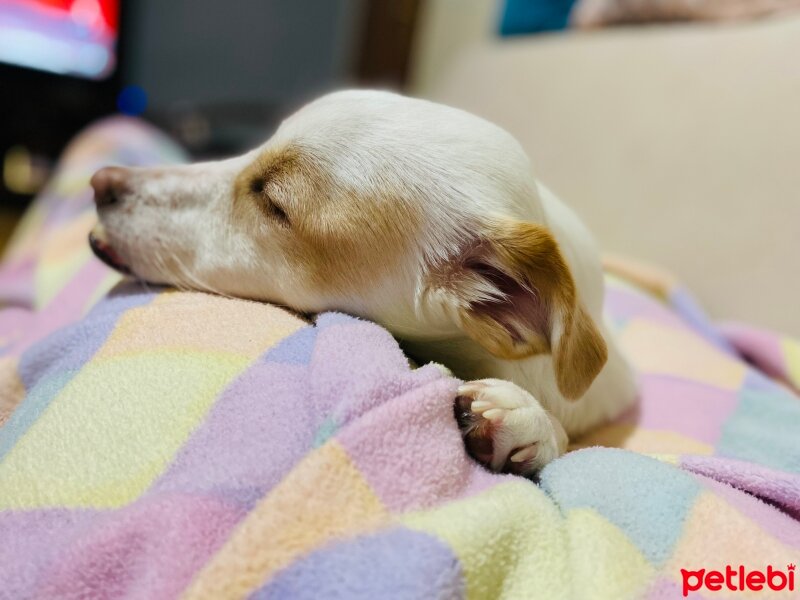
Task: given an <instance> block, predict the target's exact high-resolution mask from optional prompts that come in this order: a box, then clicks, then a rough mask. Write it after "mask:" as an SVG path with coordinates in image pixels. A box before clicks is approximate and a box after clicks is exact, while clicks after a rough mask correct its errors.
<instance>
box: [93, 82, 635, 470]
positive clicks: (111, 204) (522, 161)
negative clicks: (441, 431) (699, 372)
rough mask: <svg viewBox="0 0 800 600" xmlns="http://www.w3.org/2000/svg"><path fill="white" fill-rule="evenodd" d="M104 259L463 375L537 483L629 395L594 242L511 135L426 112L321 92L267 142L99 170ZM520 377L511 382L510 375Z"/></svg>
mask: <svg viewBox="0 0 800 600" xmlns="http://www.w3.org/2000/svg"><path fill="white" fill-rule="evenodd" d="M92 185H93V187H94V189H95V200H96V203H97V211H98V214H99V220H100V224H99V225H98V227H97V228H96V229H95V231H94V232H93V233H92V235H91V236H90V241H91V244H92V247H93V249H94V250H95V252H96V253H97V254H98V256H100V257H101V258H102V259H104V260H105V261H106V262H108V263H109V264H111V265H112V266H115V267H116V268H119V269H121V270H125V271H128V272H130V273H133V274H135V276H137V277H139V278H141V279H144V280H147V281H150V282H154V283H167V284H173V285H177V286H181V287H188V288H195V289H203V290H207V291H211V292H216V293H221V294H225V295H230V296H236V297H242V298H250V299H256V300H263V301H268V302H275V303H280V304H284V305H287V306H289V307H291V308H294V309H296V310H298V311H301V312H309V313H317V312H321V311H326V310H339V311H344V312H347V313H350V314H354V315H358V316H361V317H364V318H367V319H370V320H372V321H375V322H377V323H380V324H381V325H383V326H385V327H386V328H388V329H389V330H390V331H391V332H392V333H393V334H394V335H395V336H397V337H398V338H399V339H401V340H402V341H403V343H404V346H405V348H406V349H407V350H408V351H409V352H410V353H411V354H412V355H413V356H415V357H418V358H422V359H424V360H430V361H436V362H439V363H442V364H445V365H447V366H448V367H449V368H451V369H452V370H453V372H455V374H456V375H458V376H459V377H462V378H463V379H466V380H472V381H469V382H468V383H466V384H464V385H463V386H462V388H461V390H460V392H459V393H460V397H459V399H458V403H457V414H458V417H459V421H460V424H461V426H462V431H463V433H464V436H465V441H466V442H467V446H468V448H470V450H471V451H472V453H473V455H474V456H476V457H477V458H478V459H479V460H481V461H483V462H484V463H485V464H487V465H488V466H490V467H491V468H492V469H495V470H508V471H514V472H519V473H532V472H535V471H537V470H538V469H540V468H541V467H542V466H544V465H545V464H546V463H547V462H549V461H550V460H552V459H554V458H556V457H557V456H559V455H560V454H562V453H563V452H564V451H565V449H566V445H567V436H566V435H565V432H566V434H569V435H570V436H575V435H579V434H581V433H583V432H585V431H587V430H588V429H590V428H592V427H594V426H596V425H598V424H600V423H602V422H604V421H606V420H608V419H610V418H612V417H614V416H616V415H618V414H619V413H620V412H622V411H623V410H625V409H626V408H627V407H629V406H630V405H631V404H632V403H633V401H634V399H635V395H636V393H635V387H634V384H633V378H632V375H631V372H630V371H629V369H628V366H627V365H626V363H625V361H624V360H623V358H622V356H621V354H620V352H619V350H618V349H617V347H616V345H615V343H614V340H613V339H612V338H611V336H610V335H609V333H608V330H607V329H606V327H605V326H604V325H603V321H602V305H603V280H602V272H601V267H600V262H599V258H598V252H597V250H596V248H595V245H594V242H593V240H592V238H591V236H590V234H589V232H588V231H587V230H586V228H585V227H584V226H583V225H582V223H581V222H580V221H579V220H578V218H577V217H576V216H575V214H574V213H573V212H572V211H571V210H570V209H568V208H567V207H566V206H564V205H563V204H562V203H561V202H560V201H559V200H558V199H557V198H556V197H555V196H554V195H553V194H552V193H550V192H549V191H548V190H547V189H546V188H544V187H543V186H541V185H540V184H538V183H537V182H536V180H535V179H534V177H533V174H532V173H531V167H530V164H529V161H528V157H527V156H526V155H525V152H524V151H523V150H522V148H521V147H520V146H519V144H518V143H517V142H516V141H515V140H514V138H512V137H511V136H510V135H509V134H508V133H506V132H505V131H503V130H502V129H500V128H499V127H496V126H495V125H493V124H491V123H488V122H487V121H484V120H482V119H480V118H478V117H475V116H473V115H470V114H468V113H465V112H463V111H460V110H456V109H453V108H449V107H446V106H441V105H438V104H434V103H431V102H426V101H422V100H415V99H411V98H406V97H403V96H399V95H395V94H391V93H386V92H374V91H346V92H339V93H334V94H330V95H327V96H324V97H322V98H320V99H318V100H316V101H315V102H312V103H311V104H309V105H307V106H305V107H304V108H302V109H301V110H300V111H298V112H297V113H295V114H294V115H292V116H291V117H289V118H288V119H287V120H286V121H284V122H283V123H282V124H281V126H280V128H279V129H278V131H277V132H276V133H275V135H274V136H273V137H272V138H271V139H270V140H268V141H267V142H266V143H265V144H264V145H263V146H261V147H260V148H257V149H255V150H253V151H251V152H248V153H247V154H245V155H243V156H240V157H237V158H233V159H230V160H224V161H219V162H212V163H202V164H194V165H188V166H177V167H168V168H153V169H125V168H121V167H108V168H105V169H102V170H101V171H99V172H98V173H96V174H95V176H94V177H93V179H92ZM510 382H513V383H510Z"/></svg>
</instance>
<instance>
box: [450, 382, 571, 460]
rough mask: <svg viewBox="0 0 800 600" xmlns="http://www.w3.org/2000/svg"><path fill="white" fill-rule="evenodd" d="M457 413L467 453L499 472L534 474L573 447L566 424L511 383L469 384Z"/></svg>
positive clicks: (460, 393) (462, 390) (460, 392)
mask: <svg viewBox="0 0 800 600" xmlns="http://www.w3.org/2000/svg"><path fill="white" fill-rule="evenodd" d="M455 411H456V418H457V419H458V424H459V427H460V428H461V435H462V436H463V438H464V444H465V445H466V447H467V451H468V452H469V453H470V455H471V456H472V457H473V458H475V459H476V460H478V461H479V462H481V463H483V464H484V465H486V466H487V467H489V468H490V469H492V470H493V471H502V472H505V473H518V474H521V475H530V474H533V473H535V472H537V471H539V470H540V469H541V468H542V467H544V466H545V465H546V464H547V463H549V462H550V461H551V460H553V459H555V458H558V457H559V456H561V455H562V454H564V452H565V451H566V449H567V434H566V433H565V432H564V428H563V427H562V426H561V424H560V423H559V422H558V421H557V420H556V419H555V418H553V417H552V416H551V415H550V413H548V412H547V411H546V410H545V409H544V408H542V406H541V405H540V404H539V402H538V401H537V400H536V398H534V397H533V396H531V395H530V394H529V393H528V392H526V391H525V390H523V389H522V388H521V387H519V386H517V385H515V384H513V383H511V382H510V381H503V380H501V379H480V380H477V381H469V382H467V383H465V384H464V385H462V386H461V387H460V388H459V389H458V397H457V398H456V405H455Z"/></svg>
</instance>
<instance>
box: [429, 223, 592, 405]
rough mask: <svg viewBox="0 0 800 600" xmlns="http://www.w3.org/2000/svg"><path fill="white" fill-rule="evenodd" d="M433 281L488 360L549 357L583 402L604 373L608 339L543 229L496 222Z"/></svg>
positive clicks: (570, 394) (567, 390)
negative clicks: (491, 355) (585, 395)
mask: <svg viewBox="0 0 800 600" xmlns="http://www.w3.org/2000/svg"><path fill="white" fill-rule="evenodd" d="M432 277H433V281H432V282H431V283H432V285H434V286H435V287H436V288H437V289H438V290H440V291H444V292H445V294H446V295H447V296H448V297H449V298H450V300H451V301H454V302H455V304H456V310H457V313H458V318H459V320H460V325H461V328H462V329H463V330H464V332H465V333H466V334H467V335H468V336H469V337H471V338H472V339H473V340H475V341H476V342H478V343H479V344H480V345H481V346H483V347H484V348H485V349H486V350H488V351H489V352H490V353H492V354H493V355H495V356H497V357H500V358H505V359H519V358H524V357H527V356H532V355H534V354H541V353H546V352H551V353H552V355H553V364H554V366H555V374H556V380H557V383H558V389H559V390H560V391H561V393H562V394H563V395H564V397H566V398H569V399H578V398H580V397H581V396H582V395H583V394H584V393H585V392H586V390H587V388H588V387H589V385H590V384H591V383H592V381H593V380H594V378H595V377H596V376H597V374H598V373H599V372H600V369H602V368H603V365H604V364H605V362H606V359H607V356H608V351H607V349H606V344H605V341H604V340H603V337H602V335H600V332H599V331H598V330H597V327H596V326H595V324H594V321H593V320H592V318H591V317H590V316H589V314H588V313H587V312H586V309H585V308H584V307H583V306H582V304H581V303H580V301H579V300H578V297H577V294H576V292H575V283H574V281H573V279H572V274H571V273H570V271H569V267H568V266H567V264H566V262H565V260H564V258H563V256H562V255H561V252H560V250H559V248H558V243H557V242H556V240H555V239H554V238H553V236H552V235H551V234H550V232H549V231H548V230H547V229H546V228H545V227H542V226H540V225H536V224H533V223H526V222H521V221H502V222H497V223H494V224H492V225H490V226H488V227H487V228H486V229H485V230H484V231H483V232H482V234H481V235H480V237H479V238H478V239H477V240H475V241H474V243H473V244H471V245H470V246H469V247H468V248H466V249H465V250H464V251H462V252H461V253H460V255H459V256H458V257H456V258H455V259H453V260H452V261H450V262H449V263H448V264H447V265H446V266H445V267H444V268H442V269H435V270H434V271H433V275H432Z"/></svg>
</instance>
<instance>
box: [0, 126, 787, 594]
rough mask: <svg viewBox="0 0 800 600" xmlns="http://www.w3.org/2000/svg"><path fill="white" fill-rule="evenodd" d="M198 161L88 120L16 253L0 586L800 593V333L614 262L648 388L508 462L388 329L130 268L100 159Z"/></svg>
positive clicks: (7, 353) (613, 306) (3, 392)
mask: <svg viewBox="0 0 800 600" xmlns="http://www.w3.org/2000/svg"><path fill="white" fill-rule="evenodd" d="M180 159H181V154H180V152H179V151H178V150H177V149H176V148H174V146H172V145H171V144H170V143H169V142H167V141H166V140H165V139H164V138H162V137H161V136H160V135H159V134H157V133H156V132H154V131H152V130H149V129H147V128H146V127H144V126H142V125H140V124H136V123H134V122H129V121H113V122H109V123H105V124H102V125H99V126H96V127H95V128H94V129H92V130H90V131H89V132H88V133H86V134H84V135H83V136H82V137H81V138H79V139H78V140H77V141H76V142H75V143H74V144H73V146H72V147H71V148H70V150H69V151H68V152H67V155H66V158H65V159H64V163H63V167H62V170H61V171H60V173H59V175H58V176H57V177H56V179H55V180H54V182H53V183H52V185H51V186H50V188H49V189H48V190H47V192H46V193H45V194H44V195H43V196H42V197H41V198H40V199H39V200H38V201H37V203H36V205H35V206H34V207H33V209H32V212H31V213H30V214H29V215H28V217H27V219H26V221H25V223H24V224H23V228H22V229H21V230H20V233H19V234H18V236H17V237H16V239H15V241H14V243H13V245H12V246H11V248H10V250H9V252H8V254H7V256H6V259H5V262H4V264H3V265H2V267H0V296H2V302H3V303H4V306H5V308H4V309H2V311H0V348H1V350H0V400H2V403H0V411H2V412H3V414H4V415H5V417H4V418H5V424H4V425H2V426H0V598H10V599H11V598H13V599H24V598H54V597H57V598H118V597H126V598H142V599H157V598H175V597H183V598H309V599H311V598H365V599H373V598H420V599H429V598H460V597H470V598H564V599H572V598H586V599H606V598H607V599H612V600H618V599H622V598H636V597H645V598H680V597H683V595H684V592H686V593H687V594H690V597H693V598H702V597H712V596H713V597H730V598H739V597H747V594H748V593H750V594H753V593H755V592H753V591H750V592H747V591H739V587H743V588H744V589H745V590H747V589H748V588H747V585H749V584H747V582H746V581H745V582H741V581H740V580H741V579H748V578H747V577H741V576H740V571H739V569H740V566H741V567H742V569H743V570H744V571H745V572H747V573H751V572H756V571H758V572H763V573H768V572H769V571H768V570H769V569H772V572H773V575H774V572H776V571H780V572H781V577H778V576H774V577H773V578H772V579H771V581H770V584H774V585H773V588H770V586H769V585H767V584H762V587H763V588H764V589H763V590H762V591H760V592H758V593H757V595H756V596H752V597H758V598H761V597H764V598H767V597H797V595H798V594H800V591H798V590H800V581H798V582H795V579H794V571H792V570H790V569H789V565H790V564H796V563H798V562H800V523H798V518H800V397H798V392H797V389H798V387H800V345H798V344H797V343H795V342H792V341H790V340H787V339H784V338H781V337H779V336H776V335H773V334H770V333H766V332H763V331H759V330H756V329H752V328H747V327H743V326H727V327H717V326H715V325H713V324H712V323H710V322H709V321H708V320H707V319H706V318H705V316H704V315H703V314H702V312H701V311H700V310H699V309H698V307H697V306H696V305H695V303H694V302H693V301H692V300H691V297H690V296H689V295H688V294H687V292H686V291H685V290H683V289H682V288H680V287H679V286H678V285H677V284H676V283H675V282H674V281H672V280H671V279H670V278H669V277H667V276H663V275H659V274H654V273H653V272H652V271H648V270H646V269H642V268H639V267H636V266H632V265H631V264H629V263H622V262H619V261H614V262H612V263H611V264H610V270H611V272H612V274H610V275H609V277H608V302H607V304H608V306H607V318H608V321H609V322H610V323H611V325H612V326H613V328H614V330H615V331H616V333H617V335H618V336H619V338H620V340H621V342H622V345H623V347H624V349H625V351H626V353H627V355H628V356H629V357H630V360H631V361H632V362H633V364H634V365H635V367H636V369H637V371H638V373H639V377H640V387H641V403H640V405H639V407H638V408H637V409H636V411H634V412H632V413H630V414H627V415H625V416H624V418H622V419H620V420H619V421H618V422H615V423H612V424H610V425H608V426H607V427H604V428H603V429H601V430H599V431H597V432H594V433H593V434H592V435H590V436H588V437H587V438H585V439H582V440H578V442H577V443H576V444H575V447H574V449H573V451H571V452H570V453H568V454H567V455H566V456H564V457H562V458H561V459H559V460H556V461H555V462H553V463H552V464H550V465H549V466H548V467H547V468H546V469H545V470H544V472H543V473H542V475H541V478H540V481H539V482H532V481H529V480H526V479H523V478H520V477H515V476H511V475H496V474H491V473H489V472H487V471H485V470H484V469H483V468H482V467H480V466H478V465H477V464H475V463H474V462H473V461H471V460H470V459H469V458H468V457H467V455H466V454H465V453H464V450H463V446H462V443H461V439H460V436H459V432H458V430H457V426H456V423H455V420H454V417H453V409H452V403H453V398H454V394H455V390H456V388H457V385H458V382H457V381H455V380H453V379H451V378H448V377H445V376H443V375H442V374H441V373H440V372H439V371H438V370H437V369H435V368H433V367H430V366H424V367H422V368H418V369H412V368H410V367H409V365H408V362H407V361H406V359H405V357H404V356H403V354H402V352H401V351H400V349H399V348H398V346H397V344H396V343H395V341H394V340H393V339H392V337H391V336H390V335H389V334H388V333H387V332H385V331H384V330H383V329H381V328H379V327H378V326H376V325H374V324H370V323H367V322H364V321H360V320H357V319H354V318H351V317H348V316H344V315H339V314H325V315H321V316H319V317H318V318H317V320H316V322H315V323H314V324H309V323H306V322H304V321H302V320H300V319H299V318H298V317H296V316H294V315H292V314H290V313H288V312H286V311H284V310H282V309H279V308H276V307H273V306H268V305H264V304H258V303H253V302H247V301H237V300H229V299H223V298H219V297H215V296H210V295H206V294H200V293H179V292H175V291H170V290H162V289H147V288H143V287H140V286H138V285H135V284H122V285H117V283H118V277H117V276H116V275H115V274H113V273H111V272H110V271H108V270H106V268H105V267H104V266H103V265H101V264H100V263H99V262H97V261H95V260H94V259H93V258H92V257H91V255H90V254H89V253H88V251H87V249H86V244H85V235H86V233H87V231H88V228H89V226H90V223H91V220H92V213H91V209H90V208H88V207H89V202H90V198H89V194H88V191H87V189H86V180H87V177H88V175H89V173H90V172H91V171H92V170H93V169H94V168H96V167H98V166H100V164H101V163H102V162H106V161H111V162H118V163H125V164H142V163H145V162H165V161H175V160H180ZM728 566H730V567H731V568H732V569H733V570H735V573H736V574H735V576H734V577H733V578H730V577H729V583H730V586H733V589H731V587H730V586H727V585H726V583H723V584H717V583H716V581H717V580H716V579H713V578H709V577H704V574H707V573H710V572H712V571H720V572H721V573H722V576H723V577H725V576H727V575H726V568H727V567H728ZM701 569H703V570H704V571H703V572H702V573H700V570H701ZM799 579H800V578H799ZM753 581H754V582H755V581H758V579H757V578H756V579H753ZM781 582H783V588H781V589H780V590H777V588H779V587H780V584H781ZM717 585H719V587H716V588H715V586H717ZM754 585H757V584H754ZM715 589H721V591H714V590H715ZM749 589H750V590H753V589H754V588H749ZM792 589H794V591H792ZM734 590H735V591H734Z"/></svg>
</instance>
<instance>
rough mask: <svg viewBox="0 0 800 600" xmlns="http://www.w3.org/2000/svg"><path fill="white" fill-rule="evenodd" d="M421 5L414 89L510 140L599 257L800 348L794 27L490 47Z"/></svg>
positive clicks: (781, 24)
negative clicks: (654, 276) (645, 269)
mask: <svg viewBox="0 0 800 600" xmlns="http://www.w3.org/2000/svg"><path fill="white" fill-rule="evenodd" d="M495 11H496V6H495V3H494V2H490V1H483V0H430V2H429V3H428V7H427V9H426V12H425V13H424V18H423V24H422V30H421V33H420V35H419V37H418V39H417V44H416V53H415V62H414V65H415V69H414V77H413V91H414V92H415V93H416V94H417V95H420V96H423V97H428V98H431V99H434V100H438V101H441V102H445V103H448V104H452V105H455V106H459V107H462V108H465V109H467V110H470V111H472V112H475V113H477V114H479V115H482V116H484V117H486V118H488V119H490V120H492V121H495V122H497V123H498V124H500V125H502V126H503V127H505V128H507V129H508V130H510V131H511V132H512V133H513V134H514V135H516V136H517V138H518V139H519V140H520V141H521V142H522V144H523V146H524V147H525V149H526V150H527V152H528V153H529V155H530V157H531V160H532V163H533V166H534V170H535V171H536V172H537V174H538V175H539V177H540V178H541V179H542V180H543V181H544V182H545V183H546V184H547V185H549V186H550V187H551V188H553V189H554V191H556V193H557V194H559V195H560V196H561V197H562V199H564V200H565V201H566V202H567V203H569V204H570V205H572V206H573V207H575V208H576V209H577V211H578V212H579V213H580V214H581V215H582V216H583V218H584V219H585V221H586V222H587V223H588V224H589V226H590V227H591V229H592V230H593V231H594V232H595V234H596V237H597V238H598V240H599V242H600V244H601V247H602V248H603V249H604V250H606V251H611V252H615V253H623V254H628V255H632V256H635V257H639V258H641V259H645V260H647V261H653V262H656V263H660V264H661V265H663V266H665V267H667V268H668V269H670V270H672V271H673V272H674V273H676V274H677V275H678V276H679V277H680V278H681V279H682V280H683V281H685V282H686V283H687V284H688V285H689V286H690V288H691V289H693V290H694V291H695V293H696V294H697V295H698V296H699V298H700V300H701V302H702V303H703V304H704V306H705V307H706V309H707V310H708V311H709V312H710V313H711V314H712V316H713V317H715V318H718V319H741V320H747V321H750V322H752V323H756V324H759V325H762V326H766V327H772V328H776V329H779V330H782V331H785V332H789V333H791V334H793V335H795V336H800V18H798V17H792V18H782V19H775V20H765V21H759V22H752V23H746V24H738V25H676V26H663V27H657V28H656V27H638V28H625V29H605V30H601V31H597V32H591V33H566V34H556V35H536V36H525V37H522V38H514V39H510V40H509V39H499V38H497V37H496V36H495V35H494V33H493V30H494V27H495V18H494V13H495Z"/></svg>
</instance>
